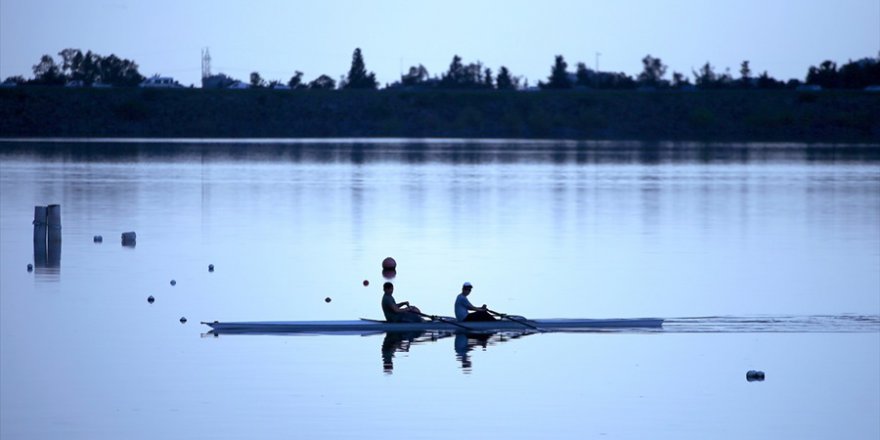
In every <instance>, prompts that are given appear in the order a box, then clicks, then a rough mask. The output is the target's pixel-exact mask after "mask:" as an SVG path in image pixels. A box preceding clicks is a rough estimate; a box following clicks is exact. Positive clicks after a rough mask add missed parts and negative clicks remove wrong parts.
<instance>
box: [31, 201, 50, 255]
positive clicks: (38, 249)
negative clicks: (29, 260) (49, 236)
mask: <svg viewBox="0 0 880 440" xmlns="http://www.w3.org/2000/svg"><path fill="white" fill-rule="evenodd" d="M47 216H48V214H47V209H46V207H45V206H34V266H35V267H46V229H47V224H46V222H47Z"/></svg>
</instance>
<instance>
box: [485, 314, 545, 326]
mask: <svg viewBox="0 0 880 440" xmlns="http://www.w3.org/2000/svg"><path fill="white" fill-rule="evenodd" d="M486 311H487V312H489V313H491V314H493V315H495V316H500V317H502V318H507V319H508V320H510V321H513V322H515V323H517V324H522V325H524V326H526V327H529V328H532V329H535V330H537V331H539V332H541V331H544V330H541V329H539V328H538V327H535V326H534V325H531V324H529V323H528V322H525V321H523V320H521V319H514V318H512V317H510V315H508V314H506V313H500V312H496V311H494V310H489V309H486Z"/></svg>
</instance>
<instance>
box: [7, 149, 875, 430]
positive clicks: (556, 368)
mask: <svg viewBox="0 0 880 440" xmlns="http://www.w3.org/2000/svg"><path fill="white" fill-rule="evenodd" d="M49 204H60V205H61V216H62V224H63V227H62V241H61V245H60V246H53V247H52V248H50V249H48V250H47V249H41V248H38V246H35V244H34V241H33V225H32V220H33V213H34V206H36V205H49ZM126 231H135V232H136V233H137V244H136V246H134V247H130V246H122V245H121V242H120V235H121V233H123V232H126ZM96 235H101V236H103V242H101V243H95V242H94V240H93V237H94V236H96ZM47 255H48V258H47ZM388 256H392V257H394V258H395V259H396V260H397V262H398V271H397V276H396V278H395V279H394V282H395V285H396V292H395V296H396V298H397V299H398V300H399V301H403V300H409V301H411V302H412V303H413V304H416V305H418V306H419V307H421V308H422V310H423V311H426V312H428V313H434V314H444V315H451V314H452V313H453V310H452V303H453V301H454V298H455V295H456V294H457V293H458V292H459V291H460V286H461V284H462V282H464V281H470V282H472V283H473V284H474V286H475V287H474V291H473V293H472V295H471V300H472V301H473V302H474V303H476V304H482V303H487V304H488V305H489V306H490V307H491V308H493V309H495V310H500V311H506V312H509V313H516V314H520V315H525V316H528V317H533V318H554V317H560V318H564V317H570V318H627V317H660V318H664V319H666V320H667V321H666V324H665V325H664V328H663V329H662V330H658V331H642V332H637V331H615V332H582V333H540V334H527V333H517V332H510V333H504V334H496V335H493V336H491V337H489V338H488V339H486V338H484V339H479V338H468V337H466V336H464V335H430V334H424V335H417V334H416V335H396V334H388V335H386V334H377V335H344V336H326V335H325V336H318V335H313V336H265V335H263V336H259V335H253V336H247V335H220V336H219V337H213V336H211V335H207V334H206V333H207V331H208V330H209V329H208V328H207V327H205V326H203V325H200V324H199V322H200V321H213V320H221V321H245V320H337V319H339V320H348V319H356V318H358V317H365V318H379V317H380V316H381V311H380V309H379V300H380V297H381V284H382V282H384V279H383V277H382V273H381V267H380V264H381V261H382V259H384V258H385V257H388ZM28 264H35V265H36V267H35V269H34V270H33V271H32V272H29V271H28V270H27V265H28ZM209 264H213V265H214V266H215V268H216V269H215V271H214V272H209V271H208V269H207V268H208V265H209ZM171 280H175V281H176V285H174V286H172V285H171V283H170V281H171ZM364 280H367V281H369V282H370V284H369V286H368V287H365V286H364V285H363V281H364ZM149 296H153V297H154V298H155V302H154V303H152V304H150V303H148V302H147V297H149ZM325 298H329V299H331V301H330V302H326V301H325ZM181 317H186V319H187V320H188V321H187V322H186V323H185V324H182V323H181V322H180V318H181ZM749 370H761V371H764V372H765V373H766V380H764V381H754V382H749V381H747V380H746V372H747V371H749ZM450 436H452V437H455V438H473V437H483V438H506V439H534V438H572V439H574V438H578V439H579V438H609V439H615V438H616V439H637V438H661V439H683V438H685V439H703V438H722V439H744V438H750V439H765V438H766V439H777V438H799V439H827V438H847V439H877V438H878V437H880V145H836V146H830V145H801V144H771V145H766V144H666V143H656V144H642V143H618V142H582V143H559V142H527V141H483V142H469V141H460V140H451V141H405V140H393V139H392V140H381V141H368V140H335V141H320V142H316V141H304V140H263V141H256V140H252V141H229V140H215V141H200V142H191V141H190V142H180V141H174V142H167V143H163V142H156V141H151V140H125V141H112V142H111V141H104V140H91V141H85V142H8V141H7V142H0V438H3V439H19V438H22V439H23V438H26V439H56V438H58V439H61V438H63V439H105V438H106V439H119V438H127V439H154V438H206V437H211V438H218V439H225V438H270V437H271V438H313V439H314V438H320V439H324V438H326V439H335V438H365V439H369V438H426V439H434V438H450Z"/></svg>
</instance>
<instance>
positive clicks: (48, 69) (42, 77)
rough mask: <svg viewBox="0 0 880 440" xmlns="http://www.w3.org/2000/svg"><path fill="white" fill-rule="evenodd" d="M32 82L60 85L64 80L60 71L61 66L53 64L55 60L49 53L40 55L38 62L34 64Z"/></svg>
mask: <svg viewBox="0 0 880 440" xmlns="http://www.w3.org/2000/svg"><path fill="white" fill-rule="evenodd" d="M33 70H34V81H33V82H34V84H42V85H60V84H64V83H65V82H66V78H65V77H64V75H63V74H62V73H61V68H60V67H59V66H58V65H57V64H55V60H54V59H52V57H51V56H49V55H43V56H42V57H40V62H39V63H37V64H35V65H34V67H33Z"/></svg>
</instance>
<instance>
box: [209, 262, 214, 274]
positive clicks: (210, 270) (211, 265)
mask: <svg viewBox="0 0 880 440" xmlns="http://www.w3.org/2000/svg"><path fill="white" fill-rule="evenodd" d="M213 271H214V265H213V264H209V265H208V272H213Z"/></svg>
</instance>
